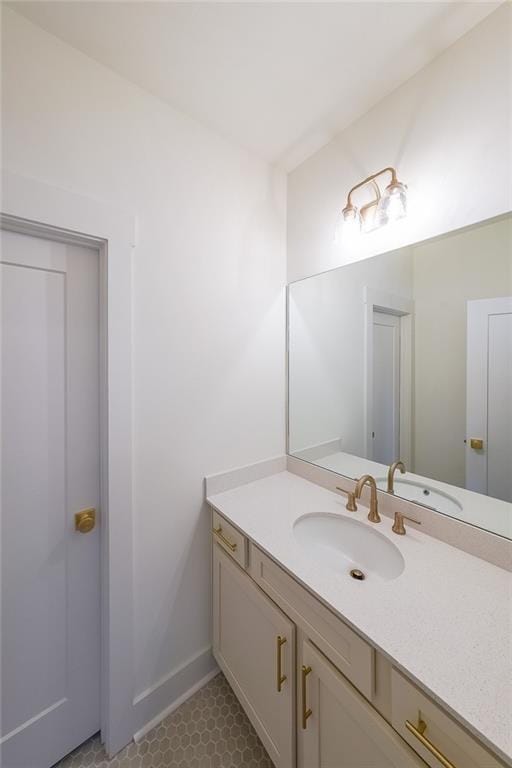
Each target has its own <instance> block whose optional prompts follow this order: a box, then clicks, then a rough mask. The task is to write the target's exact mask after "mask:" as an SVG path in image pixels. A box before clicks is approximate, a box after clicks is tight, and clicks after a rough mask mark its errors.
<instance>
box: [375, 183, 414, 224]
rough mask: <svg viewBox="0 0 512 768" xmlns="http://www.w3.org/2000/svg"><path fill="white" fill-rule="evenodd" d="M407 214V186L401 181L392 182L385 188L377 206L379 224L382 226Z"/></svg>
mask: <svg viewBox="0 0 512 768" xmlns="http://www.w3.org/2000/svg"><path fill="white" fill-rule="evenodd" d="M406 214H407V187H406V186H405V184H401V183H400V182H399V181H397V182H395V183H394V184H390V185H389V186H388V187H386V189H385V190H384V194H383V195H382V197H381V199H380V200H379V205H378V207H377V217H376V218H377V225H378V226H379V227H382V226H383V225H384V224H388V223H390V222H392V221H397V220H398V219H403V217H404V216H405V215H406Z"/></svg>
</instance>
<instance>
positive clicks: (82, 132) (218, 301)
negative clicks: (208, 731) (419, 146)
mask: <svg viewBox="0 0 512 768" xmlns="http://www.w3.org/2000/svg"><path fill="white" fill-rule="evenodd" d="M2 26H3V29H2V33H3V46H2V69H3V72H2V76H3V77H2V87H3V92H2V129H3V137H2V138H3V144H2V163H3V166H4V168H6V169H7V170H10V171H12V172H15V173H19V174H22V175H24V176H29V177H33V178H37V179H39V180H41V181H44V182H46V183H49V184H52V185H54V186H57V187H62V188H65V189H69V190H72V191H74V192H79V193H81V194H83V195H85V196H87V197H90V198H95V199H99V200H104V201H107V202H110V203H114V204H115V205H116V207H118V208H120V209H122V210H125V211H127V212H129V213H134V214H136V216H137V221H138V236H137V246H136V249H135V252H134V261H133V266H134V289H133V310H134V320H133V337H134V350H133V352H134V368H133V387H134V398H133V414H134V430H135V433H134V466H133V487H134V500H135V504H134V507H135V519H134V530H133V537H134V556H135V563H134V589H135V606H134V608H135V626H134V651H135V658H134V670H133V675H134V693H135V696H140V695H142V694H144V692H147V690H148V689H151V688H152V687H153V686H157V687H156V690H155V691H154V692H153V693H151V692H150V694H149V695H148V696H146V697H143V698H142V699H141V701H140V703H139V704H138V705H137V707H136V708H135V709H136V714H135V717H134V729H136V728H138V727H140V726H141V725H142V724H143V723H144V722H145V721H146V720H148V719H149V718H150V717H152V716H153V715H154V714H156V711H157V710H158V708H161V706H162V705H164V704H168V703H170V702H169V701H168V700H166V698H167V699H168V697H169V696H175V695H179V693H182V692H183V691H181V690H179V688H180V685H181V687H183V686H185V687H186V686H188V685H189V684H191V682H195V680H193V678H194V675H195V676H196V677H197V676H198V675H200V674H203V673H204V671H205V670H206V669H207V668H208V666H209V664H210V663H211V662H210V661H209V656H208V652H207V649H208V647H209V644H210V595H209V590H210V560H209V521H208V516H207V511H206V508H205V506H204V505H203V503H202V499H203V483H202V480H203V476H204V475H205V474H209V473H214V472H216V471H219V470H224V469H227V468H229V467H232V466H238V465H242V464H245V463H249V462H254V461H257V460H260V459H264V458H267V457H269V456H273V455H276V454H281V453H282V452H283V451H284V397H283V393H284V327H285V322H284V292H283V286H284V282H285V253H284V217H285V179H284V177H283V176H282V175H280V174H279V173H276V172H274V171H273V170H272V169H271V168H269V167H268V166H267V165H265V164H264V163H263V162H261V161H260V160H258V159H255V158H254V157H252V156H250V155H249V154H247V153H246V152H245V151H242V150H239V149H238V148H237V147H235V146H233V145H230V144H229V143H227V142H226V141H225V140H223V139H221V138H219V137H217V136H216V135H215V134H213V133H211V132H209V131H208V130H207V129H205V128H204V127H202V126H201V125H200V124H198V123H196V122H194V121H192V120H191V119H188V118H187V117H185V116H184V115H182V114H180V113H179V112H177V111H174V110H172V109H171V108H170V107H169V106H167V105H165V104H164V103H162V102H159V101H158V100H157V99H155V98H154V97H152V96H150V95H149V94H147V93H145V92H144V91H142V90H140V89H139V88H137V87H135V86H133V85H132V84H130V83H129V82H127V81H125V80H123V79H122V78H120V77H118V76H117V75H115V74H114V73H112V72H111V71H109V70H108V69H106V68H104V67H102V66H101V65H99V64H97V63H95V62H94V61H92V60H91V59H89V58H87V57H86V56H84V55H83V54H81V53H79V52H78V51H76V50H74V49H73V48H71V47H69V46H67V45H66V44H64V43H62V42H61V41H59V40H57V39H56V38H54V37H52V36H51V35H48V34H47V33H45V32H43V31H42V30H41V29H39V28H38V27H35V26H33V25H32V24H31V23H29V22H27V21H26V20H25V19H23V18H21V17H20V16H19V15H17V14H16V13H14V12H12V11H11V10H6V9H4V11H3V25H2ZM91 234H94V233H91ZM131 480H132V479H131V478H130V477H127V478H126V482H127V483H129V482H131ZM205 649H206V653H204V652H205ZM194 657H197V659H196V661H195V662H194V663H193V664H192V665H191V666H190V674H189V675H188V676H187V674H184V673H183V672H181V674H180V675H177V676H175V677H173V671H175V670H176V668H177V667H179V666H180V665H183V664H185V665H186V664H187V662H188V661H189V660H190V659H193V658H194ZM186 671H187V668H185V673H186ZM169 675H170V678H169V680H167V681H166V678H167V676H169ZM176 680H178V683H176V684H173V681H174V682H176ZM159 682H163V683H164V684H163V686H161V687H158V683H159Z"/></svg>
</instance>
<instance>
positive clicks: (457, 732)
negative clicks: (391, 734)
mask: <svg viewBox="0 0 512 768" xmlns="http://www.w3.org/2000/svg"><path fill="white" fill-rule="evenodd" d="M391 723H392V725H393V727H394V729H395V730H396V731H398V733H399V734H400V735H401V736H402V737H403V738H404V739H405V740H406V741H407V742H408V744H410V745H411V747H412V748H413V749H414V750H415V751H416V752H417V753H418V754H419V755H420V756H421V757H422V758H423V760H425V762H426V763H427V764H428V765H430V766H432V768H440V766H444V768H448V767H449V766H453V768H503V765H504V764H503V763H501V762H500V761H499V760H497V758H495V757H493V755H491V754H490V752H488V751H487V750H486V749H484V747H482V746H481V745H480V744H479V743H478V742H477V741H476V740H475V739H474V738H473V737H472V736H470V735H469V733H468V732H467V731H466V730H465V729H464V728H463V727H462V726H461V725H459V724H458V723H456V722H455V720H453V718H452V717H450V716H449V715H448V714H446V712H444V711H443V709H442V708H441V707H440V706H439V705H438V704H435V703H434V702H433V701H432V700H431V699H429V698H428V696H426V695H425V694H424V693H422V692H421V691H420V690H419V689H418V688H416V686H415V685H413V684H412V683H411V682H410V681H409V680H407V678H405V677H404V676H403V675H402V674H401V673H400V672H398V671H397V670H396V669H393V670H392V672H391ZM418 726H419V727H418ZM443 761H444V762H443Z"/></svg>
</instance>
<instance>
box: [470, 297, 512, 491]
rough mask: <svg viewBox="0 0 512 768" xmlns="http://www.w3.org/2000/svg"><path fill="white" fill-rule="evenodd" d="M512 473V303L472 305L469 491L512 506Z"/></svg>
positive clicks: (495, 301)
mask: <svg viewBox="0 0 512 768" xmlns="http://www.w3.org/2000/svg"><path fill="white" fill-rule="evenodd" d="M475 440H477V441H479V440H480V441H482V442H481V443H479V442H476V443H475V442H474V441H475ZM472 441H473V442H472ZM480 446H481V447H480ZM511 467H512V297H503V298H498V299H478V300H474V301H468V303H467V373H466V488H468V489H469V490H471V491H478V492H479V493H485V494H487V495H488V496H492V497H494V498H496V499H503V500H504V501H510V502H512V472H511V471H510V468H511Z"/></svg>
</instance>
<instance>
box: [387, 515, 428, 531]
mask: <svg viewBox="0 0 512 768" xmlns="http://www.w3.org/2000/svg"><path fill="white" fill-rule="evenodd" d="M404 520H410V521H411V523H416V525H421V521H420V520H414V518H412V517H407V515H404V514H403V513H402V512H398V511H397V512H395V521H394V523H393V527H392V528H391V530H392V531H393V533H397V534H398V535H399V536H405V525H404Z"/></svg>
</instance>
